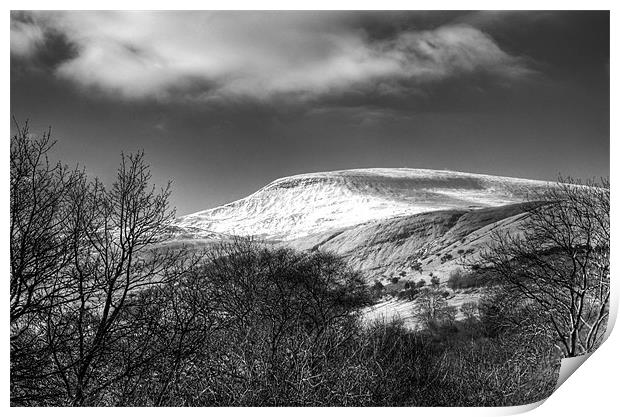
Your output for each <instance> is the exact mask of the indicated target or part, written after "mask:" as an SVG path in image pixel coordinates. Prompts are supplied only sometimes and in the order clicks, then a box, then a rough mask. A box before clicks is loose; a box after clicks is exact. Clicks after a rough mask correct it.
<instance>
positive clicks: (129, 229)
mask: <svg viewBox="0 0 620 417" xmlns="http://www.w3.org/2000/svg"><path fill="white" fill-rule="evenodd" d="M52 146H53V142H52V141H51V140H50V134H49V132H48V133H46V134H45V135H43V137H42V138H41V139H32V138H30V136H29V133H28V127H27V125H26V126H25V127H24V128H22V129H19V130H18V133H17V134H16V135H15V136H14V137H13V138H12V142H11V387H12V389H11V397H12V401H13V403H15V404H33V403H35V404H46V403H50V404H72V405H86V404H106V403H110V402H111V401H112V400H111V399H110V398H109V392H110V387H112V386H114V385H115V384H117V383H118V382H119V381H121V380H124V381H126V380H128V379H130V378H132V377H134V376H135V375H136V374H137V373H139V372H142V370H141V368H143V367H145V366H146V364H148V362H149V361H152V360H154V358H156V357H157V355H160V354H163V353H162V352H158V351H156V349H153V346H159V345H156V344H155V345H151V344H149V341H150V339H151V338H154V337H155V336H156V332H158V331H159V330H160V327H158V326H156V325H155V324H156V323H154V320H153V318H155V317H157V316H155V315H152V316H145V315H144V314H143V312H142V311H143V309H147V310H148V306H147V305H145V304H144V302H145V300H148V298H146V297H140V296H139V295H140V293H141V291H143V290H145V289H148V288H152V287H153V286H157V285H162V284H164V283H170V282H172V281H175V280H177V279H179V277H180V276H182V274H183V273H184V272H185V271H187V269H188V268H189V267H191V265H192V264H195V263H197V262H198V259H199V256H189V254H188V252H187V250H185V249H184V248H181V249H178V248H176V249H174V250H172V249H168V248H167V247H166V246H165V245H164V246H162V245H160V243H161V242H162V240H164V239H165V238H166V235H167V231H168V226H169V223H170V221H171V220H172V219H173V217H174V211H173V210H171V209H170V207H169V205H168V197H169V195H170V185H168V186H167V187H166V188H163V189H161V190H158V189H156V188H155V187H154V186H152V185H150V182H151V174H150V170H149V166H148V165H147V164H146V163H145V161H144V155H143V153H138V154H135V155H130V156H125V155H122V157H121V164H120V167H119V169H118V172H117V176H116V181H115V182H114V183H113V184H112V185H111V187H109V188H106V187H105V186H104V185H103V184H102V183H101V182H99V181H98V180H89V179H88V178H87V177H86V175H84V173H83V172H81V171H77V170H73V171H69V170H68V169H67V168H66V167H64V166H62V165H61V164H60V163H58V164H55V165H53V164H50V163H49V161H48V159H47V154H48V152H49V150H50V148H51V147H52ZM137 340H140V343H136V344H134V343H132V342H136V341H137ZM106 393H107V394H106ZM104 394H105V395H104ZM106 395H108V397H106Z"/></svg>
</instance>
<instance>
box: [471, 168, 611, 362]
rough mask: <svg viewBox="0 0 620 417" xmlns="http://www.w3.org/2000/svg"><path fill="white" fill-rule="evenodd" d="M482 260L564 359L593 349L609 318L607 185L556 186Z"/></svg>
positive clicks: (563, 182)
mask: <svg viewBox="0 0 620 417" xmlns="http://www.w3.org/2000/svg"><path fill="white" fill-rule="evenodd" d="M482 260H483V262H484V263H486V265H487V266H489V268H490V269H491V270H492V271H493V272H495V274H496V276H497V278H498V279H499V280H500V283H501V284H503V285H504V286H505V288H506V290H507V291H510V292H513V295H517V296H518V297H520V299H521V302H520V306H521V308H526V309H529V310H532V309H535V310H536V315H538V317H540V318H542V319H543V321H544V323H546V324H547V325H548V326H549V327H550V330H551V332H552V334H553V335H554V338H555V339H556V341H557V344H558V347H559V348H560V349H561V350H562V352H563V354H564V355H565V356H569V357H570V356H576V355H581V354H583V353H586V352H589V351H591V350H592V349H594V348H596V347H597V346H598V345H599V344H600V342H601V341H602V338H603V337H604V333H605V326H606V322H607V317H608V314H609V181H608V180H606V179H603V180H601V181H600V182H592V181H591V182H588V183H586V184H581V183H579V182H577V181H574V180H572V179H570V178H569V179H560V181H559V182H558V184H556V185H554V186H551V187H549V188H548V189H547V190H546V191H545V192H543V193H541V194H538V195H535V196H533V198H532V202H531V203H530V204H528V206H527V209H526V217H525V218H524V220H523V221H522V222H521V223H520V225H519V228H518V230H516V231H514V232H512V233H496V234H495V235H494V242H493V244H492V245H491V247H490V248H489V249H488V250H487V251H486V253H484V254H483V256H482Z"/></svg>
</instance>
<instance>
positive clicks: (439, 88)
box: [11, 12, 609, 215]
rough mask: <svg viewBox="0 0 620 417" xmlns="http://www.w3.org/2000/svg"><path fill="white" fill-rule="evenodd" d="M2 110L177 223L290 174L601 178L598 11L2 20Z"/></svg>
mask: <svg viewBox="0 0 620 417" xmlns="http://www.w3.org/2000/svg"><path fill="white" fill-rule="evenodd" d="M11 112H12V113H13V114H14V115H15V117H16V118H17V119H18V120H24V119H26V118H29V119H30V121H31V126H32V130H33V132H34V133H39V132H41V131H42V130H43V129H44V128H46V127H47V126H49V125H51V126H52V128H53V132H54V136H55V138H56V139H57V140H58V145H57V147H56V150H55V153H54V156H55V157H58V158H60V159H62V160H63V161H65V162H67V163H71V164H74V163H77V162H79V163H80V164H83V165H85V166H86V167H87V169H88V171H90V172H91V173H92V174H93V175H96V176H99V177H100V178H102V179H104V180H105V181H109V180H110V179H111V178H112V176H113V173H114V169H115V167H116V166H117V163H118V160H119V154H120V152H121V151H125V152H132V151H135V150H137V149H144V150H145V152H146V155H147V159H148V161H149V162H150V163H151V165H152V171H153V174H154V178H155V180H156V181H158V182H161V183H163V182H164V181H165V180H167V179H168V178H170V179H172V180H173V181H174V188H173V201H172V202H173V204H174V205H175V206H176V207H177V209H178V211H177V213H178V214H179V215H182V214H187V213H191V212H194V211H198V210H201V209H205V208H210V207H214V206H217V205H220V204H223V203H226V202H229V201H232V200H235V199H238V198H241V197H244V196H246V195H248V194H250V193H251V192H253V191H255V190H257V189H258V188H260V187H262V186H263V185H265V184H267V183H268V182H270V181H272V180H274V179H276V178H279V177H282V176H287V175H293V174H298V173H305V172H315V171H325V170H337V169H349V168H361V167H410V168H435V169H452V170H459V171H467V172H476V173H488V174H496V175H507V176H516V177H525V178H536V179H554V178H556V176H557V174H558V173H562V174H563V175H571V176H576V177H582V178H586V177H592V176H606V175H609V13H608V12H384V13H381V12H364V13H359V12H294V13H293V12H245V13H242V12H236V13H235V12H220V13H206V12H204V13H203V12H187V13H182V12H181V13H173V12H159V13H157V12H155V13H142V12H119V13H106V12H67V13H62V12H41V13H37V12H23V13H22V12H13V13H12V15H11Z"/></svg>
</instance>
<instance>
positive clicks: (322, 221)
mask: <svg viewBox="0 0 620 417" xmlns="http://www.w3.org/2000/svg"><path fill="white" fill-rule="evenodd" d="M548 185H549V183H547V182H544V181H536V180H527V179H519V178H510V177H498V176H490V175H481V174H469V173H462V172H454V171H437V170H428V169H409V168H389V169H388V168H374V169H353V170H345V171H333V172H320V173H313V174H303V175H295V176H291V177H286V178H281V179H278V180H276V181H273V182H272V183H270V184H268V185H266V186H265V187H263V188H261V189H260V190H258V191H256V192H255V193H254V194H252V195H250V196H248V197H245V198H243V199H241V200H237V201H234V202H232V203H229V204H226V205H224V206H221V207H216V208H213V209H208V210H204V211H200V212H197V213H194V214H190V215H187V216H183V217H181V218H180V219H178V222H177V224H176V226H178V227H180V228H185V229H187V230H191V231H192V233H198V232H200V231H203V232H209V233H214V232H215V233H222V234H225V235H240V236H249V235H253V236H258V237H261V238H265V239H270V240H272V239H277V240H293V239H297V238H300V237H304V236H308V235H312V234H317V233H323V232H328V231H330V230H334V229H341V228H345V227H349V226H354V225H358V224H362V223H367V222H369V221H375V220H385V219H390V218H394V217H400V216H407V215H413V214H418V213H424V212H431V211H440V210H450V209H456V210H469V209H473V208H484V207H497V206H502V205H506V204H511V203H518V202H521V201H524V200H525V199H526V197H527V195H528V194H530V193H533V192H537V191H540V190H541V189H544V188H545V187H547V186H548Z"/></svg>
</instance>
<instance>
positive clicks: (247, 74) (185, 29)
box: [11, 12, 532, 102]
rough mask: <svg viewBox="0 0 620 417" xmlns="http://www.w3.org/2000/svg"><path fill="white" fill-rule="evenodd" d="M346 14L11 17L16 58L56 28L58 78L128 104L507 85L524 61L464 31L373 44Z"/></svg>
mask: <svg viewBox="0 0 620 417" xmlns="http://www.w3.org/2000/svg"><path fill="white" fill-rule="evenodd" d="M343 16H344V15H343V14H339V13H293V12H216V13H209V12H37V13H32V14H29V15H28V18H29V20H30V21H29V22H25V21H20V20H19V16H17V15H12V23H11V52H12V53H13V54H15V55H16V56H19V57H22V58H28V57H31V56H32V55H33V54H35V52H36V51H37V49H40V48H41V45H42V44H43V43H42V37H43V36H45V34H47V33H61V34H62V35H63V37H64V39H66V41H67V42H69V43H70V44H71V46H72V48H74V50H75V53H74V54H72V55H71V56H70V57H68V58H66V59H64V60H62V61H61V62H59V63H58V64H57V65H56V66H55V68H54V74H55V75H56V76H57V77H60V78H63V79H67V80H70V81H71V82H74V83H76V84H78V85H80V86H83V87H86V88H93V89H96V90H100V91H103V92H105V93H108V94H113V95H117V96H121V97H123V98H124V99H130V100H137V99H153V98H154V99H158V100H164V101H165V100H199V101H211V102H221V101H229V100H242V99H247V98H250V99H254V100H258V101H268V100H273V99H278V98H285V99H290V100H294V101H305V100H312V99H316V98H320V97H321V96H326V95H331V96H333V95H334V94H338V93H341V92H351V91H360V92H364V91H368V90H372V91H374V92H375V93H377V94H384V95H397V94H399V93H401V92H402V91H403V90H406V89H407V88H418V86H420V85H425V84H429V83H436V82H440V81H442V80H445V79H450V78H455V77H461V76H467V75H471V74H484V75H487V76H489V77H495V78H498V79H500V80H502V81H503V82H505V81H514V80H517V79H521V78H524V77H527V76H528V75H530V74H531V73H532V71H531V70H530V69H529V68H528V65H527V63H526V61H525V60H524V59H522V58H520V57H515V56H512V55H510V54H508V53H507V52H505V51H504V50H502V49H501V48H500V46H499V45H498V44H497V43H496V42H495V41H494V40H493V39H492V38H491V37H490V36H489V35H487V34H485V33H483V32H482V31H480V30H479V29H476V28H474V27H472V26H468V25H465V24H454V25H446V26H440V27H437V28H435V29H432V30H423V31H420V30H413V29H412V30H403V31H400V32H397V33H395V34H393V35H392V36H391V37H388V38H381V39H374V38H372V37H371V36H370V35H369V34H368V33H367V32H366V31H365V30H363V28H360V27H359V26H356V25H353V24H351V19H350V18H347V19H345V18H344V17H343Z"/></svg>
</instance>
